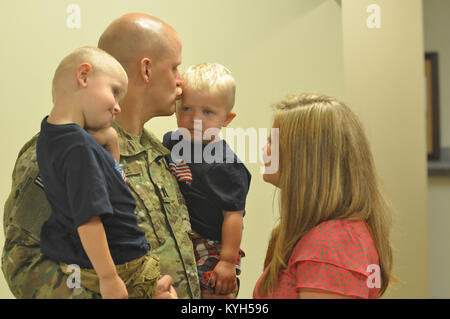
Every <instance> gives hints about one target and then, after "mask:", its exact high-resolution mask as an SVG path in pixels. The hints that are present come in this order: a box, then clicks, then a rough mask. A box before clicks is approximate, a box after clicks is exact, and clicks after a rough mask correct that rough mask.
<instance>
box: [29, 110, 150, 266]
mask: <svg viewBox="0 0 450 319" xmlns="http://www.w3.org/2000/svg"><path fill="white" fill-rule="evenodd" d="M36 154H37V161H38V165H39V170H40V175H41V177H42V181H43V183H44V190H45V193H46V195H47V198H48V201H49V203H50V206H51V209H52V213H51V215H50V218H49V219H48V220H47V221H46V222H45V223H44V224H43V226H42V229H41V251H42V253H43V254H44V255H46V256H48V257H50V258H51V259H53V260H56V261H58V262H63V263H66V264H77V265H79V266H80V267H82V268H92V264H91V262H90V260H89V258H88V256H87V255H86V253H85V251H84V249H83V246H82V244H81V240H80V237H79V235H78V231H77V228H78V227H79V226H81V225H83V224H84V223H86V222H87V221H89V220H90V219H91V218H92V217H94V216H99V217H100V219H101V221H102V223H103V226H104V228H105V233H106V238H107V241H108V246H109V250H110V252H111V256H112V258H113V260H114V263H115V264H116V265H118V264H123V263H125V262H128V261H131V260H133V259H136V258H139V257H141V256H143V255H145V254H146V252H147V251H148V250H149V246H148V243H147V241H146V239H145V233H144V232H143V231H142V230H141V229H139V228H138V226H137V217H136V215H135V214H134V209H135V208H136V202H135V199H134V197H133V195H131V193H130V190H129V189H128V185H127V184H126V182H125V180H124V175H123V174H122V170H121V169H120V166H119V165H118V164H117V162H116V161H115V160H114V158H113V157H112V156H111V154H110V153H109V152H108V151H106V150H105V149H104V148H103V147H102V146H100V145H99V144H98V143H97V141H96V140H95V139H94V137H93V136H92V135H90V134H89V133H87V132H86V131H85V130H84V129H83V128H81V127H80V126H79V125H77V124H64V125H53V124H50V123H48V122H47V117H45V118H44V120H43V121H42V124H41V132H40V134H39V138H38V141H37V148H36Z"/></svg>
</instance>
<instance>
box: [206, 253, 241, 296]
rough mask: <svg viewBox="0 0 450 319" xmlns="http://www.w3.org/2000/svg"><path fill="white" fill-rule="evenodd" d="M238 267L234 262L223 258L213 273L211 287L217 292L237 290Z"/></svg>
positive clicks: (225, 292) (226, 292)
mask: <svg viewBox="0 0 450 319" xmlns="http://www.w3.org/2000/svg"><path fill="white" fill-rule="evenodd" d="M236 285H237V284H236V269H235V265H234V263H230V262H227V261H224V260H221V261H219V262H218V263H217V265H216V267H215V268H214V270H213V273H212V274H211V287H213V288H214V287H215V288H216V294H221V295H226V294H229V293H231V292H233V291H235V290H236Z"/></svg>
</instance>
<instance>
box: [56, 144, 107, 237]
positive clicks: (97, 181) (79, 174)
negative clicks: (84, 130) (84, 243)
mask: <svg viewBox="0 0 450 319" xmlns="http://www.w3.org/2000/svg"><path fill="white" fill-rule="evenodd" d="M99 163H100V162H99V160H98V154H97V153H96V152H95V150H93V149H92V148H90V147H89V146H77V147H74V148H73V149H71V150H70V152H69V153H68V154H67V156H66V157H65V159H64V161H63V164H62V171H63V176H64V181H65V184H66V189H67V198H68V201H69V207H70V208H71V214H72V219H73V221H74V226H75V229H76V228H78V227H79V226H81V225H82V224H84V223H86V222H87V221H88V220H89V219H91V218H92V217H94V216H99V215H102V214H112V213H113V208H112V205H111V202H110V200H109V192H108V186H107V181H106V178H105V175H104V173H103V170H102V168H101V166H100V164H99Z"/></svg>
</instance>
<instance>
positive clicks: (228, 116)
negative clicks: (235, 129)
mask: <svg viewBox="0 0 450 319" xmlns="http://www.w3.org/2000/svg"><path fill="white" fill-rule="evenodd" d="M235 117H236V112H230V113H228V115H227V117H226V119H225V122H223V126H228V124H230V123H231V121H232V120H233V119H234V118H235Z"/></svg>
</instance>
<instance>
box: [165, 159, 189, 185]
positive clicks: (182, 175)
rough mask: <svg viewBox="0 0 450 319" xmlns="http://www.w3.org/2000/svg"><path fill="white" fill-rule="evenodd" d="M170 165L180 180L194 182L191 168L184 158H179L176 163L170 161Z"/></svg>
mask: <svg viewBox="0 0 450 319" xmlns="http://www.w3.org/2000/svg"><path fill="white" fill-rule="evenodd" d="M169 167H170V170H171V171H172V174H173V175H175V177H176V178H177V179H178V180H179V181H180V182H188V183H191V182H192V173H191V169H190V168H189V166H188V164H186V163H185V162H184V161H183V160H182V159H179V160H177V162H176V163H170V164H169Z"/></svg>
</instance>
